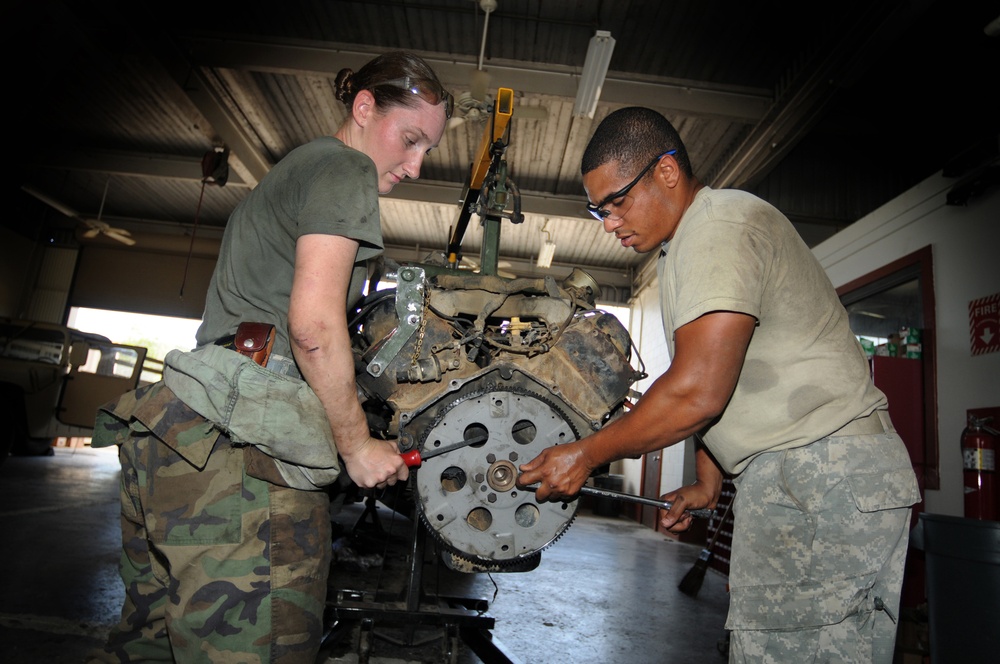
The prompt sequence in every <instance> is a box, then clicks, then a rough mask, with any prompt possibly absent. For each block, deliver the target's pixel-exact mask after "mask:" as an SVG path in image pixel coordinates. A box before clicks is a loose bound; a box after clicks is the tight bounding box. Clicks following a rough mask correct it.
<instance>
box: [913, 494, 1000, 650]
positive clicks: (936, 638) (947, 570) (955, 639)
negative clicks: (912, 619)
mask: <svg viewBox="0 0 1000 664" xmlns="http://www.w3.org/2000/svg"><path fill="white" fill-rule="evenodd" d="M920 525H921V529H922V533H920V535H919V539H921V540H922V542H920V548H922V549H923V550H924V553H925V554H926V561H927V606H928V610H929V612H930V618H929V625H928V626H929V628H930V650H931V661H932V662H934V664H950V663H951V662H955V663H958V664H976V663H978V662H983V663H986V662H989V663H990V664H993V663H994V662H998V661H1000V523H998V522H996V521H980V520H977V519H965V518H962V517H955V516H945V515H943V514H926V513H925V514H921V515H920ZM915 544H917V543H916V542H915Z"/></svg>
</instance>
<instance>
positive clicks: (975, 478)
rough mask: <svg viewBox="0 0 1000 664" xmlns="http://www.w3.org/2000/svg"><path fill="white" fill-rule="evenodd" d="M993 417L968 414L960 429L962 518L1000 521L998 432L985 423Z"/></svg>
mask: <svg viewBox="0 0 1000 664" xmlns="http://www.w3.org/2000/svg"><path fill="white" fill-rule="evenodd" d="M992 419H993V418H992V417H977V416H975V415H973V414H971V413H970V414H969V425H968V426H967V427H965V430H964V431H962V468H963V469H964V472H963V475H964V476H965V518H967V519H980V520H983V521H997V520H1000V502H998V498H1000V496H998V493H997V486H996V482H997V476H996V469H997V464H996V452H997V436H1000V432H998V431H997V430H996V429H993V428H991V427H988V426H987V423H988V422H989V421H990V420H992Z"/></svg>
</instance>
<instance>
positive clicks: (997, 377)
mask: <svg viewBox="0 0 1000 664" xmlns="http://www.w3.org/2000/svg"><path fill="white" fill-rule="evenodd" d="M957 183H958V180H957V179H955V178H945V177H943V176H942V175H941V174H937V175H934V176H932V177H930V178H928V179H927V180H925V181H924V182H922V183H920V184H919V185H917V186H916V187H914V188H913V189H911V190H909V191H907V192H906V193H904V194H903V195H902V196H899V197H898V198H896V199H895V200H893V201H891V202H889V203H888V204H886V205H884V206H882V207H881V208H879V209H877V210H875V211H874V212H872V213H871V214H869V215H868V216H866V217H864V218H863V219H861V220H859V221H858V222H856V223H854V224H853V225H851V226H850V227H849V228H847V229H845V230H844V231H842V232H840V233H838V234H837V235H835V236H833V237H832V238H830V239H829V240H827V241H825V242H823V243H821V244H819V245H817V246H816V247H814V248H813V253H814V254H816V256H817V257H818V258H819V260H820V262H821V263H822V264H823V267H824V268H825V269H826V272H827V274H828V275H829V276H830V279H831V281H833V284H834V286H837V287H839V286H842V285H844V284H847V283H849V282H851V281H854V280H855V279H858V278H860V277H863V276H865V275H867V274H869V273H870V272H873V271H874V270H877V269H879V268H881V267H883V266H885V265H887V264H889V263H891V262H893V261H895V260H897V259H899V258H902V257H904V256H907V255H909V254H911V253H913V252H915V251H917V250H919V249H922V248H923V247H926V246H928V245H929V246H930V247H931V254H932V262H933V269H934V300H935V306H936V315H935V325H936V332H937V344H936V347H935V352H936V354H937V404H938V445H939V452H940V476H941V488H940V489H939V490H927V491H926V492H925V496H924V500H925V506H924V511H926V512H932V513H936V514H945V515H950V516H963V514H964V494H963V486H964V484H963V478H962V454H961V448H960V446H959V437H960V436H961V434H962V430H963V429H964V428H965V424H966V410H967V409H970V408H989V407H1000V352H992V353H987V354H980V355H976V356H973V355H972V352H971V347H970V336H971V334H970V326H969V303H970V302H971V301H972V300H976V299H979V298H982V297H986V296H989V295H993V294H996V293H1000V261H998V258H997V255H998V253H1000V189H997V188H995V187H994V188H993V190H992V191H989V190H987V191H986V192H985V193H983V194H982V195H980V196H979V197H975V198H972V199H970V200H969V201H968V203H967V204H966V205H963V206H953V205H947V203H946V197H947V195H948V192H949V191H950V190H951V189H952V187H954V186H955V185H956V184H957Z"/></svg>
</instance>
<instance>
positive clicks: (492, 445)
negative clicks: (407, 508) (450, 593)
mask: <svg viewBox="0 0 1000 664" xmlns="http://www.w3.org/2000/svg"><path fill="white" fill-rule="evenodd" d="M577 438H578V435H577V433H576V431H574V429H573V426H572V424H571V423H570V421H569V420H568V418H567V417H566V416H565V415H564V414H563V413H562V412H561V411H560V410H559V408H557V407H556V406H555V405H554V404H552V403H551V402H549V401H548V400H546V399H545V398H543V397H542V396H540V395H537V394H534V393H532V392H529V391H526V390H523V391H522V390H510V389H492V390H487V391H482V392H476V393H472V394H469V395H466V396H464V397H462V398H460V399H459V400H457V401H456V402H455V403H453V404H451V405H450V406H449V407H448V408H447V409H446V410H444V411H443V412H442V413H440V414H439V416H438V418H437V420H436V421H435V422H434V424H433V425H431V426H430V427H428V429H427V431H426V433H425V435H424V436H423V439H422V441H421V444H420V449H421V451H422V452H423V453H429V452H432V451H434V450H435V449H436V448H443V447H446V446H453V445H455V444H457V443H461V442H463V441H473V442H471V443H470V444H468V445H466V446H464V447H459V448H458V449H454V450H452V451H450V452H447V453H443V454H440V455H438V456H434V457H432V458H430V459H427V460H425V461H424V463H423V465H422V466H421V467H420V468H419V469H418V470H417V472H416V492H417V502H418V505H419V508H420V514H421V518H422V519H423V521H424V523H425V524H426V525H427V527H428V529H429V530H430V531H431V532H432V533H433V534H434V536H435V538H436V539H437V540H438V541H439V542H441V543H442V544H443V545H444V546H445V547H447V548H448V549H449V550H450V551H452V552H453V553H455V554H457V555H458V556H460V557H462V558H465V559H466V560H468V561H470V562H473V563H477V564H486V565H499V566H505V565H516V564H521V563H523V562H524V561H526V560H527V559H530V558H532V557H537V556H538V555H539V553H540V552H541V551H542V549H544V548H545V547H547V546H549V545H550V544H552V543H553V542H554V541H556V540H557V539H558V538H559V537H560V536H561V535H562V534H563V533H564V532H565V531H566V529H567V528H568V527H569V526H570V524H571V523H572V521H573V518H574V517H575V515H576V508H577V501H575V500H574V501H571V502H569V503H559V502H554V503H553V502H546V503H538V502H536V500H535V496H534V493H532V492H531V491H523V490H521V489H519V488H518V487H517V485H516V480H517V476H518V472H519V471H518V466H519V465H520V464H522V463H526V462H528V461H530V460H531V459H533V458H535V456H537V455H538V454H539V453H540V452H541V451H542V450H543V449H545V448H547V447H551V446H552V445H556V444H559V443H564V442H571V441H575V440H577Z"/></svg>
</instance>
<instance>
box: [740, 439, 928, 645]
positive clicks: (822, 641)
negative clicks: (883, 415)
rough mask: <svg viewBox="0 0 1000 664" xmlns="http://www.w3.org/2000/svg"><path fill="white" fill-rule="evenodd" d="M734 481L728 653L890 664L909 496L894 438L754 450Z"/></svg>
mask: <svg viewBox="0 0 1000 664" xmlns="http://www.w3.org/2000/svg"><path fill="white" fill-rule="evenodd" d="M736 486H737V492H736V504H735V507H734V510H735V514H736V518H735V525H734V533H733V551H732V561H731V565H730V579H729V580H730V611H729V617H728V619H727V621H726V628H727V629H729V630H731V633H730V651H729V655H730V657H729V661H730V662H740V663H743V662H748V663H749V662H753V663H754V664H766V663H772V664H783V663H786V662H787V663H789V664H806V663H814V664H819V663H820V662H829V663H834V662H836V663H837V664H849V663H856V662H866V663H870V662H877V663H880V664H889V663H891V662H892V661H893V652H894V648H895V635H896V621H897V620H898V616H899V595H900V590H901V587H902V581H903V567H904V563H905V558H906V548H907V542H908V540H909V525H910V517H911V510H910V509H909V507H910V506H911V505H913V504H914V503H915V502H917V501H918V500H919V491H918V489H917V484H916V478H915V476H914V473H913V468H912V465H911V462H910V459H909V456H908V454H907V452H906V448H905V447H904V445H903V443H902V441H901V440H900V438H899V436H898V435H896V434H895V433H889V434H879V435H861V436H849V437H848V436H844V437H831V438H824V439H822V440H820V441H817V442H815V443H813V444H811V445H808V446H806V447H802V448H798V449H793V450H787V451H783V452H770V453H766V454H763V455H761V456H759V457H758V458H757V459H755V460H754V461H753V462H751V464H750V466H748V467H747V469H746V470H745V471H744V472H743V473H742V474H741V475H740V476H739V477H737V478H736Z"/></svg>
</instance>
